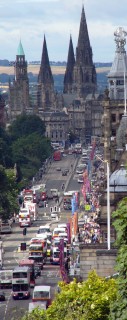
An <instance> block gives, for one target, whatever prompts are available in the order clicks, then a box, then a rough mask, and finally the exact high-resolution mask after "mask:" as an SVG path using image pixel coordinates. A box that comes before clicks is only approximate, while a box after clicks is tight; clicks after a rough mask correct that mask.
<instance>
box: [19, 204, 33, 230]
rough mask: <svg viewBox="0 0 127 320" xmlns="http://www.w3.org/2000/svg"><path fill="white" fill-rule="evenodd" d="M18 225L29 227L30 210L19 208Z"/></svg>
mask: <svg viewBox="0 0 127 320" xmlns="http://www.w3.org/2000/svg"><path fill="white" fill-rule="evenodd" d="M19 226H20V227H30V226H31V216H30V211H29V209H28V208H20V211H19Z"/></svg>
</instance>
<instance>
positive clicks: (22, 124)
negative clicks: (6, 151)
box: [9, 114, 45, 140]
mask: <svg viewBox="0 0 127 320" xmlns="http://www.w3.org/2000/svg"><path fill="white" fill-rule="evenodd" d="M34 132H36V133H38V134H39V135H41V136H44V133H45V125H44V122H43V121H42V120H41V119H40V117H38V116H37V115H26V114H22V115H20V116H18V117H17V118H16V120H14V121H13V123H12V125H11V126H10V127H9V133H10V136H11V138H12V139H13V140H17V139H19V138H21V137H24V136H27V135H30V134H32V133H34Z"/></svg>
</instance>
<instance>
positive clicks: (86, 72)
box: [73, 6, 96, 98]
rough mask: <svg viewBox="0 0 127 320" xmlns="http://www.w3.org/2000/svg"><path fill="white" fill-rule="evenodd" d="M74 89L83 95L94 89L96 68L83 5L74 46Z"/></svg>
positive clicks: (92, 91)
mask: <svg viewBox="0 0 127 320" xmlns="http://www.w3.org/2000/svg"><path fill="white" fill-rule="evenodd" d="M73 83H74V91H75V92H77V93H78V94H79V96H80V97H84V98H85V96H86V95H87V94H89V93H91V94H93V93H94V92H95V91H96V70H95V66H94V64H93V54H92V48H91V46H90V40H89V34H88V29H87V23H86V17H85V11H84V6H83V7H82V13H81V20H80V28H79V37H78V44H77V48H76V63H75V66H74V72H73Z"/></svg>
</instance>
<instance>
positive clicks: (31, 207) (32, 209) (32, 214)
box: [29, 203, 38, 221]
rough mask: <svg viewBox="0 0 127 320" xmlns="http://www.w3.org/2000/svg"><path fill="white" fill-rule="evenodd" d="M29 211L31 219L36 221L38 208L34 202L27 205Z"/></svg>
mask: <svg viewBox="0 0 127 320" xmlns="http://www.w3.org/2000/svg"><path fill="white" fill-rule="evenodd" d="M29 212H30V217H31V220H32V221H36V220H37V218H38V209H37V204H36V203H31V204H30V205H29Z"/></svg>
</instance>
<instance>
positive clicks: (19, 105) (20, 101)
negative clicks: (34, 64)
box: [9, 41, 30, 121]
mask: <svg viewBox="0 0 127 320" xmlns="http://www.w3.org/2000/svg"><path fill="white" fill-rule="evenodd" d="M14 69H15V77H14V80H13V83H11V82H9V108H10V112H9V113H10V118H11V119H10V120H11V121H12V120H14V119H15V118H16V117H17V116H18V115H20V114H21V113H24V112H25V113H27V112H28V110H29V109H30V100H29V79H28V74H27V61H26V60H25V54H24V50H23V46H22V43H21V41H20V42H19V46H18V50H17V55H16V61H15V65H14Z"/></svg>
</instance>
